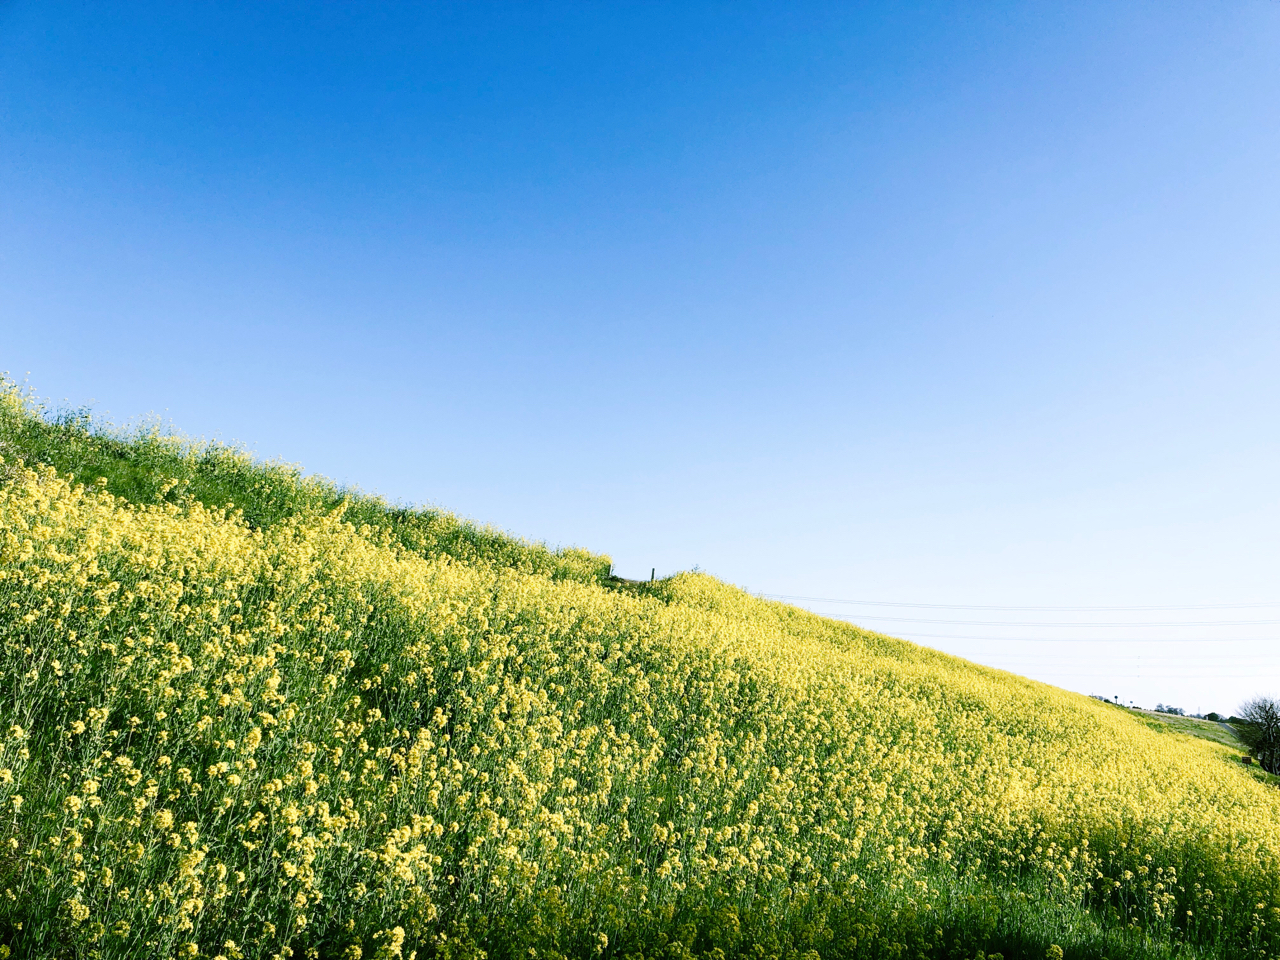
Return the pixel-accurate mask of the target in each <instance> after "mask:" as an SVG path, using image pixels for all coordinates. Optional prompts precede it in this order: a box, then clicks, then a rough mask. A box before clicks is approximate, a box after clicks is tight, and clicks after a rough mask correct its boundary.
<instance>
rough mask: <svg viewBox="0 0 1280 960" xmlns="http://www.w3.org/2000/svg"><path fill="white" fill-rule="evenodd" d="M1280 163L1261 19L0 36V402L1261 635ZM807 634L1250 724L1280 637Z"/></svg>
mask: <svg viewBox="0 0 1280 960" xmlns="http://www.w3.org/2000/svg"><path fill="white" fill-rule="evenodd" d="M1277 171H1280V3H1276V2H1265V0H1240V2H1213V0H1210V2H1197V3H1181V4H1178V3H1168V2H1159V3H1156V2H1152V3H1116V2H1106V3H1057V4H1048V3H1044V4H1041V3H1035V4H1012V3H1006V4H995V3H993V4H985V5H974V4H963V5H957V4H898V3H894V4H888V3H885V4H866V5H858V6H855V5H853V4H848V3H840V4H831V5H818V4H810V5H792V4H787V5H783V4H754V5H753V4H743V3H734V4H721V5H704V4H694V3H678V4H676V3H673V4H668V5H662V4H651V3H645V4H637V5H634V6H628V5H624V4H618V3H609V4H586V3H582V4H572V5H556V4H515V3H511V4H505V5H483V4H467V5H461V4H459V5H448V4H439V5H420V6H417V5H415V6H398V5H394V4H384V5H379V6H377V7H374V6H372V5H368V6H365V5H327V6H326V5H317V4H293V5H284V4H258V3H243V4H231V3H218V4H213V3H206V4H174V3H164V4H146V3H135V4H115V5H106V4H85V3H79V2H77V3H34V2H10V3H7V4H4V5H3V6H0V290H2V294H0V369H8V370H9V371H10V372H11V373H12V374H15V375H17V376H18V377H19V378H21V377H24V376H26V375H27V374H28V373H29V374H30V382H31V384H32V385H33V386H34V387H35V388H36V389H37V391H38V392H40V393H41V394H42V395H45V396H47V397H50V398H52V399H53V400H54V401H61V400H63V399H64V398H65V399H66V400H67V401H69V402H70V403H72V404H81V403H86V402H89V401H93V402H94V405H95V409H97V410H98V411H99V412H100V413H102V414H106V415H109V416H111V417H112V418H114V419H116V420H118V421H123V420H127V419H129V418H131V417H135V416H138V415H145V414H147V413H152V412H154V413H157V414H159V415H161V416H163V417H166V418H168V419H171V420H172V421H173V422H174V423H175V424H176V425H177V426H178V427H180V428H182V429H183V430H184V431H186V432H188V433H191V434H194V435H203V436H217V437H221V438H222V439H226V440H238V441H242V442H245V443H247V444H248V445H249V446H250V447H251V448H252V449H254V450H255V451H256V452H257V453H259V454H260V455H262V456H265V457H280V458H283V459H286V460H291V461H296V462H299V463H300V464H302V465H303V467H304V468H306V469H307V470H309V471H314V472H319V473H323V474H326V475H329V476H331V477H334V478H336V479H338V480H341V481H346V482H351V483H356V484H359V485H360V486H362V487H363V488H365V489H368V490H372V491H375V492H378V493H381V494H383V495H385V496H387V497H389V498H392V499H396V500H402V501H409V502H416V503H426V502H429V503H434V504H438V505H442V506H445V507H448V508H450V509H452V510H454V511H456V512H458V513H461V514H464V515H467V516H470V517H474V518H477V519H479V520H482V521H487V522H491V523H494V524H496V525H498V526H501V527H503V528H506V529H509V530H511V531H514V532H516V533H519V534H521V535H524V536H527V537H530V538H534V539H545V540H548V541H550V542H552V543H561V544H578V545H582V546H586V547H589V548H591V549H595V550H598V551H601V552H607V553H609V554H611V555H612V556H613V557H614V559H615V561H616V566H617V568H618V570H619V571H620V572H622V573H624V574H627V575H632V576H641V575H644V576H647V575H648V573H649V570H650V568H651V567H656V568H657V570H658V573H659V575H661V574H664V573H669V572H672V571H675V570H677V569H687V568H689V567H692V566H693V565H695V564H697V565H699V566H701V567H702V568H703V569H705V570H708V571H710V572H712V573H715V574H717V575H719V576H721V577H723V578H724V579H726V580H729V581H732V582H735V583H739V584H742V585H744V586H747V587H749V588H751V589H753V590H756V591H760V592H765V593H770V594H786V595H795V596H804V597H824V598H837V599H873V600H879V601H904V602H919V603H938V604H976V605H996V606H1018V605H1022V606H1044V605H1052V606H1066V607H1078V606H1086V605H1094V606H1096V605H1104V606H1105V605H1186V604H1219V603H1222V604H1225V603H1231V604H1239V603H1247V602H1275V601H1280V550H1278V545H1280V497H1278V494H1280V446H1278V441H1280V435H1278V433H1280V431H1278V427H1280V423H1278V420H1280V377H1277V371H1278V370H1280V282H1278V281H1280V176H1277ZM813 606H814V607H815V608H816V609H823V610H830V611H832V612H843V613H847V614H850V615H852V616H854V618H855V619H859V618H861V619H862V621H863V622H865V623H867V624H868V625H870V626H876V627H879V628H881V629H884V630H885V631H886V632H892V633H896V634H899V635H906V636H916V637H918V638H919V639H920V640H921V641H922V642H928V643H931V644H933V645H935V646H939V647H942V648H944V649H948V650H953V651H955V652H959V653H962V654H964V655H966V656H970V657H973V658H974V659H979V660H983V661H984V662H989V663H994V664H997V665H1002V666H1008V667H1010V668H1012V669H1016V670H1017V671H1018V672H1021V673H1027V674H1030V675H1032V676H1036V677H1040V678H1042V679H1046V680H1049V681H1051V682H1055V683H1059V684H1061V685H1063V686H1068V687H1071V688H1072V689H1079V690H1082V691H1084V692H1097V693H1104V694H1119V695H1121V696H1122V697H1124V698H1125V699H1128V698H1130V697H1132V698H1133V699H1135V700H1138V701H1139V702H1142V703H1145V704H1153V703H1155V701H1156V700H1165V701H1167V702H1174V703H1177V704H1179V705H1182V706H1184V707H1186V708H1188V709H1197V708H1199V709H1204V710H1208V709H1213V708H1217V709H1220V710H1232V709H1234V708H1235V706H1236V705H1237V704H1238V703H1239V701H1240V699H1241V698H1242V697H1244V696H1248V695H1250V694H1252V693H1254V692H1258V691H1261V690H1266V691H1270V692H1274V693H1280V656H1277V655H1276V653H1275V651H1277V650H1280V639H1276V638H1280V625H1276V624H1271V623H1261V624H1257V623H1250V624H1241V623H1239V621H1242V620H1280V607H1274V608H1253V609H1245V608H1240V609H1231V610H1214V611H1154V612H1123V613H1097V612H1071V611H1066V612H1057V613H1053V612H1044V611H1033V612H1029V613H1028V612H1023V613H1019V612H1015V611H986V612H976V611H963V610H959V611H957V610H941V611H937V610H935V611H930V610H928V609H923V608H893V607H880V608H874V607H855V606H840V605H830V604H828V605H822V604H813ZM875 616H879V617H895V616H896V617H905V618H912V619H914V620H927V619H941V620H965V619H968V620H985V621H1001V622H1004V621H1015V622H1022V621H1032V624H1031V625H1029V626H1022V625H1019V626H993V625H990V624H985V623H983V624H977V625H967V624H960V625H957V624H955V623H945V624H928V623H916V622H900V621H897V620H873V619H870V618H871V617H875ZM1219 620H1225V621H1230V625H1229V626H1227V627H1219V626H1212V627H1211V626H1193V627H1165V626H1158V627H1156V626H1129V625H1126V626H1118V627H1092V626H1090V627H1062V626H1054V625H1052V624H1055V623H1057V622H1059V621H1072V622H1075V621H1085V622H1089V623H1092V622H1094V621H1098V622H1108V623H1111V622H1118V623H1122V624H1137V623H1142V624H1145V623H1148V622H1158V623H1162V624H1163V623H1166V622H1183V621H1193V622H1196V623H1200V622H1203V621H1215V622H1216V621H1219ZM956 636H969V637H980V638H984V639H983V642H978V641H975V640H965V641H961V640H956V639H954V637H956ZM993 637H1028V638H1032V639H1034V640H1037V641H1043V640H1045V639H1046V638H1052V637H1063V638H1068V639H1071V640H1083V639H1088V638H1121V639H1135V638H1139V637H1141V638H1144V639H1148V640H1158V641H1161V642H1155V643H1131V644H1116V643H1102V642H1088V643H1082V642H1070V643H1058V642H1054V643H1046V642H1028V641H1024V640H1005V641H1000V642H995V641H992V640H990V639H989V638H993ZM1241 637H1247V638H1252V639H1253V640H1254V641H1255V642H1252V643H1237V642H1223V643H1218V642H1213V643H1200V642H1196V643H1177V642H1163V641H1164V640H1172V639H1174V638H1180V639H1193V640H1204V639H1208V638H1220V639H1226V640H1231V641H1234V640H1235V639H1237V638H1241Z"/></svg>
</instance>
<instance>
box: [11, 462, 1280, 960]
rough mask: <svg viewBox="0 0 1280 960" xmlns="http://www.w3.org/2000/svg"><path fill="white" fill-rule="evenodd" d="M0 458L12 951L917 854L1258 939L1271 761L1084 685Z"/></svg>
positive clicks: (299, 937) (327, 933) (1192, 926)
mask: <svg viewBox="0 0 1280 960" xmlns="http://www.w3.org/2000/svg"><path fill="white" fill-rule="evenodd" d="M6 477H7V479H5V480H4V481H3V483H0V664H2V669H0V678H3V682H4V685H5V694H4V697H3V701H2V703H0V730H3V731H4V734H3V740H2V741H0V843H2V844H3V857H4V859H3V861H0V865H4V867H5V869H4V871H3V873H2V874H0V884H3V886H4V889H3V890H0V924H3V929H9V930H15V931H18V932H17V933H15V937H17V938H18V939H17V940H16V941H15V942H14V943H12V944H10V945H9V946H12V948H13V949H14V950H15V951H19V954H20V955H21V954H22V952H23V951H24V950H25V953H26V954H27V955H41V954H42V951H47V952H52V951H53V947H51V946H50V945H51V944H58V943H62V944H67V943H80V944H85V945H90V944H91V945H93V949H94V950H97V951H98V955H100V956H103V957H135V956H170V955H190V956H209V957H221V958H224V960H226V958H239V957H280V958H284V957H290V956H299V957H301V956H304V955H307V954H308V952H310V954H311V955H320V953H319V951H321V950H322V949H323V951H324V955H326V956H327V955H333V956H337V955H346V956H351V957H359V956H385V957H391V956H395V957H401V956H403V957H406V958H408V957H411V956H412V955H413V952H414V951H415V950H417V949H421V948H422V945H423V944H430V943H435V944H436V946H437V947H439V945H440V943H441V942H442V941H441V940H439V938H440V937H443V936H444V934H443V933H442V931H444V930H445V929H446V926H447V924H449V923H456V922H457V921H458V920H459V918H465V917H467V916H482V915H483V916H487V917H495V916H513V917H518V916H523V915H529V914H530V912H531V911H532V912H534V913H536V912H537V911H540V910H543V911H545V910H553V912H554V911H559V912H560V913H561V914H563V915H566V916H571V917H574V918H577V919H578V920H579V921H581V922H583V923H586V924H587V926H589V927H591V928H592V929H593V930H594V932H593V934H592V940H591V943H594V944H596V945H597V946H594V947H591V949H595V950H599V951H603V950H605V949H606V948H608V945H609V944H610V943H618V942H621V941H622V940H623V939H625V934H626V932H627V928H628V918H629V917H633V916H636V915H639V914H640V913H642V912H643V911H645V910H649V909H653V908H655V907H659V906H661V905H663V904H673V903H677V902H680V901H681V900H682V898H688V897H690V896H694V895H705V894H708V893H709V892H715V893H716V894H717V895H724V896H728V897H731V898H736V899H737V900H738V901H745V900H749V899H751V898H765V899H766V900H767V899H768V898H773V899H774V901H776V902H778V903H796V902H798V901H800V900H801V899H803V898H804V897H805V896H809V895H821V894H824V893H834V894H837V895H840V896H844V897H856V896H858V895H860V893H861V892H871V891H876V892H883V891H893V892H896V893H897V894H898V895H900V896H901V897H903V898H905V900H906V901H911V902H914V900H915V899H918V900H920V901H921V902H924V901H926V900H927V899H928V896H929V891H930V885H931V884H936V883H937V882H938V878H939V877H979V876H981V877H994V878H1000V877H1005V878H1014V877H1022V876H1027V875H1034V876H1036V877H1038V878H1040V880H1041V881H1043V883H1044V884H1045V885H1046V887H1045V888H1046V889H1056V890H1060V891H1061V895H1062V896H1063V897H1064V898H1067V899H1069V900H1072V901H1073V902H1082V903H1087V904H1090V905H1093V906H1095V907H1098V908H1099V909H1102V910H1104V911H1105V910H1110V911H1113V912H1115V913H1116V914H1117V915H1120V916H1123V917H1125V918H1130V919H1132V921H1133V922H1141V923H1144V924H1148V925H1150V924H1156V925H1159V924H1165V925H1166V926H1176V927H1177V928H1178V929H1180V930H1183V931H1186V934H1185V935H1187V936H1191V935H1192V934H1194V933H1195V931H1197V930H1200V929H1208V928H1209V927H1214V926H1215V925H1216V927H1223V926H1224V925H1225V926H1228V927H1232V928H1233V929H1235V928H1240V929H1243V930H1246V932H1247V933H1248V934H1249V935H1250V936H1252V937H1253V941H1252V942H1254V943H1255V944H1263V945H1265V944H1268V943H1270V940H1269V939H1268V937H1269V936H1270V934H1269V933H1267V931H1268V930H1269V929H1270V928H1269V927H1267V924H1273V925H1274V924H1275V923H1276V920H1277V918H1278V917H1277V915H1280V862H1278V861H1277V854H1280V796H1278V795H1277V794H1276V793H1275V791H1272V790H1269V789H1267V788H1265V787H1264V786H1262V785H1260V784H1258V783H1256V782H1255V781H1254V780H1252V779H1251V778H1250V777H1249V776H1247V775H1246V774H1244V773H1243V772H1241V771H1240V770H1239V769H1237V768H1238V766H1239V765H1238V763H1237V764H1233V763H1232V762H1231V758H1230V757H1229V756H1228V755H1227V754H1226V752H1225V751H1224V750H1223V749H1222V748H1220V747H1218V746H1216V745H1214V744H1210V743H1206V742H1201V741H1195V742H1193V741H1189V740H1186V739H1184V738H1181V737H1178V736H1175V735H1172V734H1169V735H1162V734H1160V733H1158V732H1156V731H1153V730H1151V729H1148V728H1147V727H1145V726H1143V725H1142V724H1140V723H1138V722H1136V721H1135V720H1134V719H1133V718H1131V717H1130V716H1129V715H1127V714H1126V713H1124V712H1122V711H1120V710H1118V709H1115V708H1112V707H1110V706H1107V705H1103V704H1097V703H1094V702H1092V701H1089V700H1086V699H1085V698H1082V697H1079V696H1075V695H1072V694H1068V693H1065V692H1063V691H1060V690H1057V689H1054V688H1051V687H1047V686H1044V685H1040V684H1036V683H1033V682H1030V681H1026V680H1022V679H1020V678H1017V677H1014V676H1011V675H1009V674H1006V673H1002V672H999V671H995V670H989V669H985V668H981V667H977V666H975V665H973V664H969V663H966V662H963V661H960V660H957V659H955V658H952V657H948V656H945V655H943V654H939V653H935V652H931V651H928V650H925V649H922V648H919V647H916V646H913V645H911V644H908V643H905V642H902V641H898V640H894V639H891V638H887V637H883V636H878V635H875V634H870V633H866V632H864V631H861V630H858V629H856V628H854V627H851V626H848V625H845V624H840V623H836V622H832V621H829V620H824V619H822V618H819V617H816V616H813V615H811V614H808V613H805V612H803V611H799V610H796V609H794V608H790V607H786V606H783V605H780V604H773V603H768V602H765V601H761V600H758V599H755V598H752V597H750V596H748V595H746V594H744V593H742V592H741V591H738V590H736V589H733V588H730V587H728V586H725V585H724V584H721V583H719V582H717V581H715V580H713V579H711V578H709V577H706V576H702V575H694V574H688V575H681V576H678V577H675V578H672V579H671V580H669V581H664V582H663V583H661V584H659V585H657V586H656V587H654V588H652V589H646V590H644V591H631V592H627V591H620V590H611V589H607V588H605V587H603V586H599V585H596V584H593V583H586V582H579V581H576V580H564V579H556V578H554V577H552V576H548V575H544V574H542V573H538V572H530V571H528V570H521V569H519V568H518V567H516V568H500V567H496V566H494V565H491V564H471V563H465V562H458V561H457V560H455V559H453V558H450V557H448V556H442V555H436V556H424V555H422V554H421V553H419V552H416V551H414V550H412V549H410V548H408V547H406V546H404V545H403V544H402V543H401V542H399V541H397V540H395V539H393V538H392V537H391V536H389V535H388V534H387V532H386V531H385V530H380V529H374V528H371V527H368V526H356V525H353V524H351V523H348V522H345V521H344V519H343V512H342V510H337V511H334V512H333V513H331V514H329V515H322V516H310V517H293V518H288V519H285V520H283V521H281V522H279V523H276V524H272V525H267V526H258V527H254V526H251V525H250V524H248V523H247V522H246V521H245V520H244V518H243V517H242V516H241V515H239V514H238V513H237V512H236V511H235V510H234V509H231V508H226V509H209V508H207V507H205V506H202V505H201V504H200V503H198V502H196V501H194V500H184V501H180V502H178V503H162V504H160V505H157V506H139V505H135V504H130V503H127V502H125V501H123V500H121V499H120V498H118V497H115V496H112V495H111V494H110V493H108V492H106V491H105V489H102V488H101V487H90V488H85V487H82V486H77V485H75V484H73V483H71V482H70V481H68V480H67V479H65V478H62V477H59V476H58V475H57V474H56V473H55V472H54V471H52V470H49V469H39V470H32V469H28V468H25V467H22V466H21V465H14V464H9V465H8V466H7V467H6ZM548 905H551V906H548ZM1233 925H1234V926H1233ZM600 945H603V946H600ZM1260 949H1261V948H1260ZM1268 949H1269V948H1268Z"/></svg>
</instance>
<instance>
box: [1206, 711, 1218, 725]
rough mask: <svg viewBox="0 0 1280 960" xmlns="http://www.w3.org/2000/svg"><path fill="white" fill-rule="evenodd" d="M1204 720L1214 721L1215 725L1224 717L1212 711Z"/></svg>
mask: <svg viewBox="0 0 1280 960" xmlns="http://www.w3.org/2000/svg"><path fill="white" fill-rule="evenodd" d="M1204 718H1205V719H1206V720H1212V721H1213V722H1214V723H1217V722H1218V721H1219V720H1221V719H1222V717H1221V716H1219V715H1218V714H1217V713H1215V712H1214V711H1213V710H1210V711H1209V712H1208V713H1206V714H1205V715H1204Z"/></svg>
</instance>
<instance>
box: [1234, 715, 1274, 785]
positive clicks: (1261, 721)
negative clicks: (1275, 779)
mask: <svg viewBox="0 0 1280 960" xmlns="http://www.w3.org/2000/svg"><path fill="white" fill-rule="evenodd" d="M1239 720H1240V723H1239V725H1238V726H1237V727H1236V732H1237V735H1238V736H1239V737H1240V740H1241V742H1242V743H1244V745H1245V746H1246V747H1248V748H1249V752H1250V753H1252V754H1253V755H1254V756H1255V757H1257V758H1258V763H1259V765H1260V766H1261V767H1262V769H1263V770H1266V771H1267V772H1268V773H1280V700H1276V699H1274V698H1272V697H1254V698H1253V699H1252V700H1250V701H1248V702H1247V703H1245V704H1244V705H1243V706H1241V707H1240V717H1239Z"/></svg>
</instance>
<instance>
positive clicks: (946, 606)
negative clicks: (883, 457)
mask: <svg viewBox="0 0 1280 960" xmlns="http://www.w3.org/2000/svg"><path fill="white" fill-rule="evenodd" d="M760 596H762V597H764V598H765V599H768V600H793V601H799V602H801V603H844V604H849V605H850V606H863V607H911V608H915V609H921V610H1009V611H1022V612H1031V611H1040V612H1043V613H1103V612H1117V613H1118V612H1120V611H1126V610H1127V611H1141V610H1148V611H1149V610H1246V609H1249V610H1251V609H1260V608H1274V607H1280V600H1273V601H1267V602H1263V603H1193V604H1173V605H1167V606H1162V605H1158V604H1152V605H1148V606H1134V607H1002V606H988V605H980V604H967V603H901V602H896V601H890V600H839V599H836V598H833V597H798V596H792V595H790V594H785V593H762V594H760Z"/></svg>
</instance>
